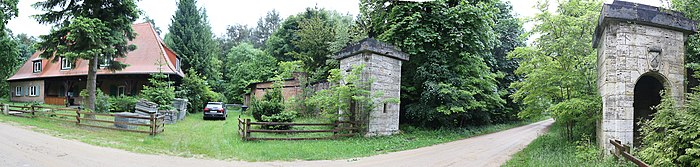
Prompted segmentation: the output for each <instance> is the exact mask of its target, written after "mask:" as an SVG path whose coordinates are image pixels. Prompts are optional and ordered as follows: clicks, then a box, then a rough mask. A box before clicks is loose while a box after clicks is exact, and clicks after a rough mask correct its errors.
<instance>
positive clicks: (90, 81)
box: [85, 56, 98, 118]
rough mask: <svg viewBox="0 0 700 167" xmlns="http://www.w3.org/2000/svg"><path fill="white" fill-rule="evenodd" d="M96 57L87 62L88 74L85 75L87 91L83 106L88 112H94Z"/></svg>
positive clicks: (91, 116) (87, 115) (88, 115)
mask: <svg viewBox="0 0 700 167" xmlns="http://www.w3.org/2000/svg"><path fill="white" fill-rule="evenodd" d="M97 59H98V56H95V57H93V58H92V59H91V60H90V63H88V75H87V86H86V88H87V91H88V99H87V100H86V104H85V106H86V107H87V109H89V110H90V112H95V99H96V98H95V96H96V89H97ZM85 118H95V115H92V114H85Z"/></svg>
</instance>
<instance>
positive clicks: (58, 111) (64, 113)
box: [2, 104, 165, 135]
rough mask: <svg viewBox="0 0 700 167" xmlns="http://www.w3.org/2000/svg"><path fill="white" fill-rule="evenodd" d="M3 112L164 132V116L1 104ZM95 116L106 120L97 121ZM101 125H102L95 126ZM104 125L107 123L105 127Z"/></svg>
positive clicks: (77, 123)
mask: <svg viewBox="0 0 700 167" xmlns="http://www.w3.org/2000/svg"><path fill="white" fill-rule="evenodd" d="M2 106H3V112H5V114H8V115H13V116H19V117H27V118H35V117H37V116H42V117H45V118H48V119H52V120H58V121H64V122H70V123H75V124H76V125H79V126H86V127H93V128H102V129H110V130H118V131H127V132H137V133H147V134H150V135H157V134H158V133H161V132H163V131H165V115H156V114H150V115H149V116H127V115H116V114H106V113H92V112H84V111H81V110H80V109H74V108H54V107H44V106H36V105H32V106H18V105H7V104H3V105H2ZM85 115H93V116H95V117H94V118H85V117H84V116H85ZM97 116H100V117H102V118H106V119H98V118H97ZM114 118H130V119H136V120H143V121H139V122H147V123H130V122H121V121H114ZM97 123H102V124H97ZM104 123H108V124H107V125H105V124H104ZM115 125H130V126H135V127H148V130H140V129H139V128H136V129H128V128H117V127H115Z"/></svg>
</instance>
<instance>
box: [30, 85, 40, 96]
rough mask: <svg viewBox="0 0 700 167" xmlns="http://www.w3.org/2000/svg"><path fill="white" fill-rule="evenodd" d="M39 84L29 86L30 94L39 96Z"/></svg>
mask: <svg viewBox="0 0 700 167" xmlns="http://www.w3.org/2000/svg"><path fill="white" fill-rule="evenodd" d="M38 87H39V86H30V87H29V96H37V93H36V89H38Z"/></svg>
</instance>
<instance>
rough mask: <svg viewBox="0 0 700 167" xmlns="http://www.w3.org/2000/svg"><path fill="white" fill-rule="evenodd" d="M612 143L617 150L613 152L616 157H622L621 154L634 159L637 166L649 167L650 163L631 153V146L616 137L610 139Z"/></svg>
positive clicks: (631, 159)
mask: <svg viewBox="0 0 700 167" xmlns="http://www.w3.org/2000/svg"><path fill="white" fill-rule="evenodd" d="M610 144H612V145H613V146H615V150H614V151H613V152H612V153H613V155H615V157H617V158H620V156H622V157H624V158H625V159H627V160H629V161H632V163H634V164H636V165H637V166H640V167H649V165H648V164H646V163H644V161H642V160H640V159H639V158H637V157H634V156H632V154H630V146H627V145H623V144H622V143H621V142H620V141H619V140H615V139H610Z"/></svg>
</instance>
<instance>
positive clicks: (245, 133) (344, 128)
mask: <svg viewBox="0 0 700 167" xmlns="http://www.w3.org/2000/svg"><path fill="white" fill-rule="evenodd" d="M253 126H258V127H256V128H253ZM262 126H290V127H291V128H293V127H327V128H328V129H309V130H270V129H263V128H261V127H262ZM357 131H358V128H357V124H356V123H354V122H350V121H336V122H334V123H291V122H252V121H251V120H250V119H241V118H238V134H239V135H240V136H241V139H242V140H243V141H249V140H327V139H336V138H338V137H350V136H355V135H357ZM253 133H272V134H300V133H333V134H332V135H330V136H323V137H254V136H253V135H252V134H253Z"/></svg>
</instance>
